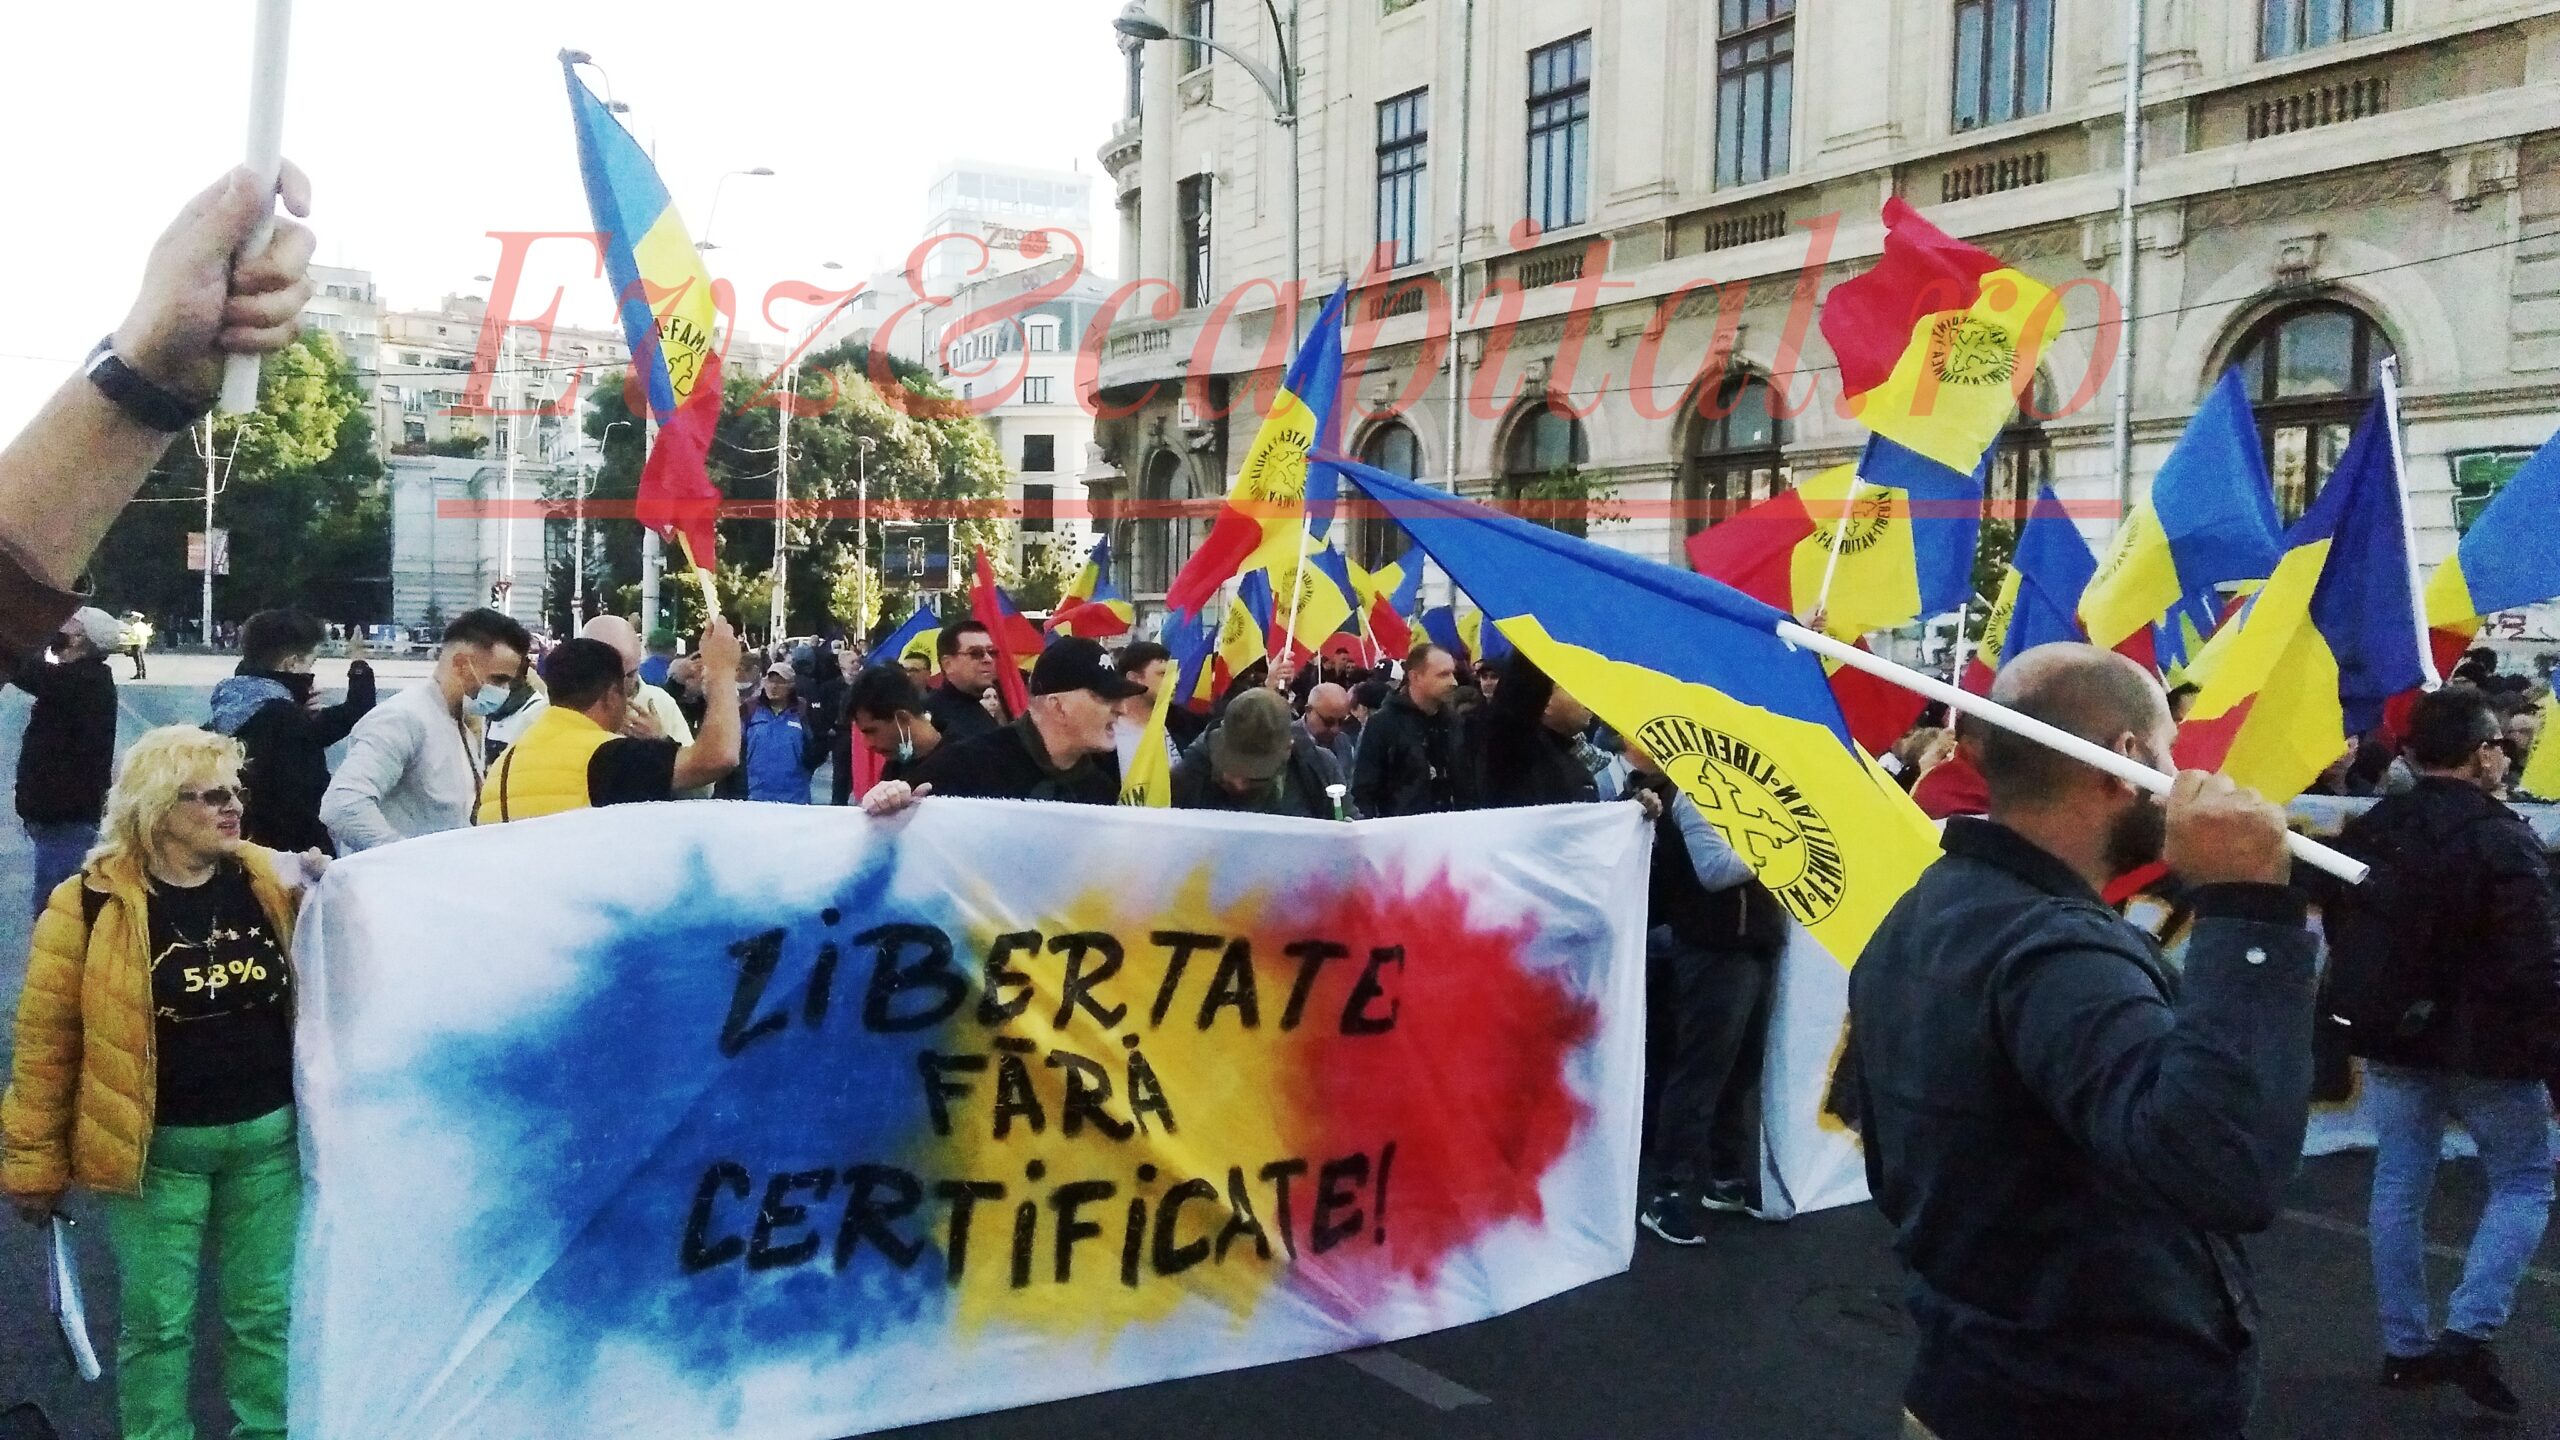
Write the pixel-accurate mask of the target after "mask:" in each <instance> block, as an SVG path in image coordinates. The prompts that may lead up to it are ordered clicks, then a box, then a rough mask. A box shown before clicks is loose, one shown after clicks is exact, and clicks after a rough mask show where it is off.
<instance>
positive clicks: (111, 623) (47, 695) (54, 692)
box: [9, 605, 124, 915]
mask: <svg viewBox="0 0 2560 1440" xmlns="http://www.w3.org/2000/svg"><path fill="white" fill-rule="evenodd" d="M123 645H124V625H123V624H122V622H120V621H118V620H117V619H116V617H114V616H113V615H110V614H108V613H107V612H106V611H104V610H101V609H99V608H97V607H96V606H94V605H86V606H82V607H81V608H80V609H78V610H76V611H73V612H72V615H71V618H70V619H68V620H65V621H63V622H62V628H61V629H60V630H58V631H56V632H55V633H54V637H53V643H52V645H51V646H49V647H48V648H49V649H50V650H51V651H52V652H53V658H52V659H51V660H47V659H46V658H45V657H44V656H43V655H41V654H37V655H30V656H28V657H27V658H26V659H24V660H22V661H20V662H19V664H18V668H17V671H16V673H15V674H13V675H11V676H10V677H9V679H10V680H11V681H12V682H13V683H15V684H16V685H17V687H18V688H19V689H21V690H24V691H26V692H27V693H28V694H29V695H32V696H34V697H35V702H36V703H35V708H34V709H32V710H30V711H29V712H28V713H27V729H26V734H25V736H24V737H23V738H22V739H20V740H19V742H18V819H19V821H20V822H21V823H23V824H24V825H25V827H26V831H27V840H28V843H29V844H31V845H33V846H34V847H35V852H36V854H35V876H34V879H35V897H34V902H33V909H32V913H35V914H39V915H40V914H42V913H44V902H45V898H46V897H47V896H49V895H51V894H52V893H53V887H55V886H56V885H59V884H61V883H62V882H63V881H64V880H65V879H66V878H68V877H69V876H70V874H71V872H72V871H74V870H77V869H79V868H80V862H81V860H82V859H83V858H85V857H86V856H87V855H88V853H89V847H90V846H92V845H94V844H96V843H97V841H98V817H99V816H100V815H103V814H105V813H106V805H107V784H108V782H109V781H110V780H112V779H113V778H114V772H115V755H116V680H115V676H114V675H113V674H112V673H110V672H109V671H108V669H107V657H108V656H109V655H112V654H114V653H115V652H116V651H117V650H118V649H120V648H122V647H123Z"/></svg>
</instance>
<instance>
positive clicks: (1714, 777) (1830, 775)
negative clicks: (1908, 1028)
mask: <svg viewBox="0 0 2560 1440" xmlns="http://www.w3.org/2000/svg"><path fill="white" fill-rule="evenodd" d="M1342 471H1343V473H1344V474H1345V475H1347V476H1348V477H1350V479H1351V480H1352V482H1353V483H1354V484H1356V485H1358V486H1359V487H1360V488H1361V489H1363V490H1365V491H1367V492H1368V494H1369V496H1370V498H1372V499H1375V500H1380V501H1385V502H1388V503H1391V504H1393V505H1395V506H1396V507H1397V518H1398V520H1399V521H1401V522H1402V523H1403V524H1404V526H1405V528H1406V529H1407V530H1409V531H1411V532H1412V533H1413V536H1414V538H1415V539H1416V540H1418V541H1420V542H1421V544H1422V548H1423V549H1424V550H1425V551H1427V552H1429V554H1430V556H1431V558H1432V560H1434V561H1435V562H1437V563H1438V564H1439V566H1440V568H1441V569H1442V570H1445V571H1447V572H1448V573H1449V576H1450V578H1451V579H1453V580H1455V581H1456V582H1457V583H1458V584H1459V585H1460V586H1462V587H1464V588H1465V590H1466V592H1467V593H1468V594H1469V595H1471V596H1473V597H1474V598H1475V600H1476V602H1477V603H1478V604H1480V605H1482V606H1483V607H1484V613H1485V614H1486V615H1487V616H1488V617H1490V618H1491V619H1492V621H1493V624H1492V625H1491V626H1490V627H1488V628H1489V629H1490V630H1498V631H1499V632H1500V633H1501V634H1503V635H1504V636H1505V637H1507V638H1508V639H1509V641H1510V642H1511V643H1512V644H1513V645H1516V646H1517V647H1518V648H1519V650H1520V653H1522V654H1523V655H1526V656H1527V657H1528V658H1529V659H1530V660H1532V661H1534V662H1536V663H1537V665H1538V666H1539V667H1540V668H1542V669H1544V670H1545V671H1546V672H1547V673H1548V674H1550V675H1552V676H1554V677H1555V681H1556V683H1557V684H1558V685H1560V686H1562V687H1564V689H1565V690H1567V691H1569V692H1570V693H1571V694H1572V695H1573V696H1574V698H1576V699H1578V700H1580V701H1582V702H1583V703H1584V704H1586V705H1588V706H1590V707H1591V708H1592V710H1593V711H1594V712H1595V713H1597V714H1598V715H1599V717H1600V718H1601V719H1602V720H1603V721H1605V722H1607V723H1608V725H1609V726H1610V728H1612V729H1614V730H1616V731H1618V732H1619V733H1620V734H1622V735H1625V736H1626V737H1628V739H1629V740H1631V741H1633V742H1635V743H1637V744H1640V745H1641V746H1642V747H1643V748H1644V749H1645V751H1646V752H1647V753H1648V754H1650V755H1651V756H1652V757H1653V758H1654V760H1656V761H1657V762H1659V763H1660V764H1661V766H1662V767H1663V770H1664V772H1665V773H1666V774H1668V775H1669V776H1671V778H1672V779H1674V780H1675V781H1677V782H1678V783H1679V784H1680V786H1681V788H1682V789H1683V790H1685V791H1687V792H1688V794H1689V796H1690V797H1691V798H1692V799H1694V800H1695V801H1696V802H1697V804H1698V808H1699V809H1700V810H1702V811H1704V812H1705V814H1706V817H1707V819H1708V820H1709V821H1710V822H1711V823H1713V824H1714V825H1715V827H1716V828H1717V829H1718V830H1719V831H1721V832H1722V833H1723V835H1724V837H1725V839H1726V840H1727V841H1729V842H1731V844H1732V845H1733V847H1734V849H1735V851H1736V852H1737V853H1738V854H1740V855H1741V856H1742V857H1743V859H1745V860H1746V861H1748V862H1749V863H1750V865H1751V867H1752V869H1753V870H1754V871H1755V872H1756V873H1757V874H1758V875H1759V877H1760V881H1761V883H1762V884H1765V885H1767V886H1768V887H1769V889H1770V890H1771V891H1772V892H1773V893H1775V894H1776V895H1777V897H1778V898H1779V900H1780V901H1782V902H1784V903H1785V905H1786V907H1787V910H1788V912H1789V913H1790V914H1792V915H1793V916H1794V917H1795V918H1796V919H1797V920H1798V921H1799V922H1801V923H1802V924H1803V925H1804V926H1805V927H1806V928H1807V929H1809V930H1810V931H1811V932H1812V934H1813V937H1814V938H1815V939H1816V940H1818V941H1820V942H1821V943H1822V944H1823V945H1824V947H1825V948H1827V949H1828V950H1829V951H1830V952H1831V953H1832V954H1833V955H1834V956H1837V957H1840V958H1841V960H1842V961H1843V963H1847V962H1848V961H1849V960H1851V959H1853V958H1854V957H1855V956H1856V955H1857V954H1858V952H1859V951H1860V950H1861V949H1863V948H1864V947H1865V945H1866V942H1867V937H1868V936H1869V935H1870V934H1872V933H1873V932H1874V930H1875V927H1876V925H1877V924H1878V923H1879V922H1880V921H1882V920H1883V919H1884V916H1885V912H1886V911H1888V910H1890V909H1891V908H1892V906H1893V904H1894V902H1895V901H1896V900H1898V899H1900V898H1901V896H1902V893H1903V891H1904V890H1906V889H1908V888H1909V887H1910V885H1911V882H1912V881H1913V880H1915V879H1917V878H1918V877H1919V874H1920V871H1921V870H1922V869H1923V868H1924V867H1926V866H1927V865H1928V863H1929V862H1930V860H1932V859H1934V858H1935V857H1936V855H1937V853H1938V844H1937V835H1936V831H1935V830H1934V829H1933V828H1932V827H1931V826H1930V824H1929V821H1928V820H1927V819H1926V818H1925V817H1923V816H1922V815H1921V813H1920V812H1919V810H1918V809H1916V808H1915V807H1914V806H1913V805H1912V804H1911V800H1910V797H1908V796H1906V795H1904V794H1903V793H1902V789H1901V787H1900V786H1898V785H1896V784H1895V783H1894V782H1893V781H1892V779H1890V778H1889V777H1887V776H1886V775H1885V773H1884V772H1883V771H1882V770H1880V769H1878V768H1877V767H1876V765H1875V762H1874V761H1872V760H1870V759H1868V758H1867V757H1866V756H1865V755H1864V754H1862V753H1860V752H1859V750H1858V749H1857V747H1856V746H1854V745H1853V744H1851V743H1850V740H1849V735H1848V731H1847V727H1846V726H1845V725H1844V724H1843V722H1842V720H1841V716H1840V707H1839V704H1838V703H1837V702H1836V701H1835V700H1834V699H1833V698H1832V694H1831V689H1830V686H1829V684H1828V683H1827V682H1826V680H1825V678H1824V676H1823V673H1822V666H1821V664H1820V663H1819V662H1818V661H1817V660H1816V659H1815V658H1814V656H1813V655H1812V654H1811V653H1810V652H1807V651H1800V650H1796V649H1794V648H1792V647H1790V646H1788V645H1787V644H1786V642H1784V641H1782V640H1780V639H1778V638H1777V635H1776V634H1775V632H1774V627H1775V626H1776V625H1777V624H1778V623H1779V622H1780V621H1782V620H1784V619H1785V618H1786V616H1785V614H1784V613H1783V612H1781V611H1778V610H1775V609H1773V608H1771V607H1769V606H1767V605H1763V604H1761V603H1760V602H1758V601H1755V600H1753V599H1751V598H1750V597H1748V596H1745V595H1743V594H1740V593H1739V592H1737V591H1734V590H1731V589H1728V588H1727V587H1725V586H1722V585H1719V584H1717V583H1715V582H1714V581H1712V580H1708V579H1705V578H1704V577H1702V576H1697V575H1689V574H1684V573H1682V572H1680V571H1677V570H1673V569H1671V568H1670V567H1668V566H1664V565H1658V564H1655V563H1653V562H1652V561H1649V560H1643V559H1639V558H1637V557H1635V556H1633V555H1628V554H1624V553H1621V552H1619V551H1616V550H1612V549H1609V548H1608V547H1606V546H1603V545H1595V544H1592V543H1591V542H1589V541H1586V540H1577V539H1574V538H1572V537H1570V536H1567V535H1562V534H1559V533H1557V532H1555V531H1553V530H1548V529H1545V528H1543V527H1541V526H1537V525H1532V524H1529V523H1528V522H1526V521H1523V520H1520V519H1517V518H1515V517H1512V516H1508V515H1503V514H1501V513H1499V512H1497V511H1494V510H1492V509H1489V508H1487V507H1485V506H1483V505H1478V504H1475V503H1473V502H1471V501H1465V500H1458V499H1454V498H1451V497H1449V496H1447V495H1445V494H1443V493H1441V492H1439V491H1436V490H1431V489H1428V488H1425V487H1423V486H1421V485H1417V484H1415V483H1414V482H1413V481H1410V480H1404V479H1400V478H1398V477H1396V476H1394V475H1390V474H1387V473H1386V472H1384V471H1382V470H1377V469H1373V468H1370V467H1368V466H1363V465H1351V464H1344V465H1343V466H1342Z"/></svg>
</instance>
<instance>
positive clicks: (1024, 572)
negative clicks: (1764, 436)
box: [1011, 535, 1083, 610]
mask: <svg viewBox="0 0 2560 1440" xmlns="http://www.w3.org/2000/svg"><path fill="white" fill-rule="evenodd" d="M1082 567H1083V561H1082V559H1081V557H1079V556H1078V555H1077V554H1076V552H1075V547H1074V546H1073V545H1070V544H1069V543H1068V542H1067V540H1066V537H1064V536H1061V535H1049V536H1045V537H1043V538H1041V539H1038V540H1025V541H1023V542H1022V568H1021V573H1020V574H1019V575H1018V576H1016V577H1015V579H1014V581H1013V585H1012V587H1011V588H1012V590H1013V603H1014V604H1016V605H1018V606H1020V607H1022V608H1023V609H1025V610H1055V609H1057V608H1058V602H1059V601H1060V600H1062V599H1064V598H1066V594H1067V586H1068V585H1070V584H1072V583H1073V582H1074V580H1075V578H1076V571H1077V570H1079V569H1081V568H1082Z"/></svg>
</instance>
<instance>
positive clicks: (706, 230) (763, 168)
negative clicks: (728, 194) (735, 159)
mask: <svg viewBox="0 0 2560 1440" xmlns="http://www.w3.org/2000/svg"><path fill="white" fill-rule="evenodd" d="M771 174H773V167H772V166H770V165H759V166H757V167H756V168H754V169H753V170H731V171H728V172H726V173H724V174H722V175H721V177H720V183H719V184H717V185H714V186H712V187H711V211H710V213H709V214H707V215H705V216H704V217H703V220H702V238H701V239H699V240H696V241H695V242H693V248H694V249H696V250H717V249H719V248H720V247H719V246H718V245H715V244H713V243H712V241H711V227H712V226H714V225H716V224H718V223H719V221H720V192H721V191H723V190H726V189H727V188H729V182H730V181H731V180H732V179H734V178H736V177H737V176H740V175H752V176H769V175H771Z"/></svg>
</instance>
